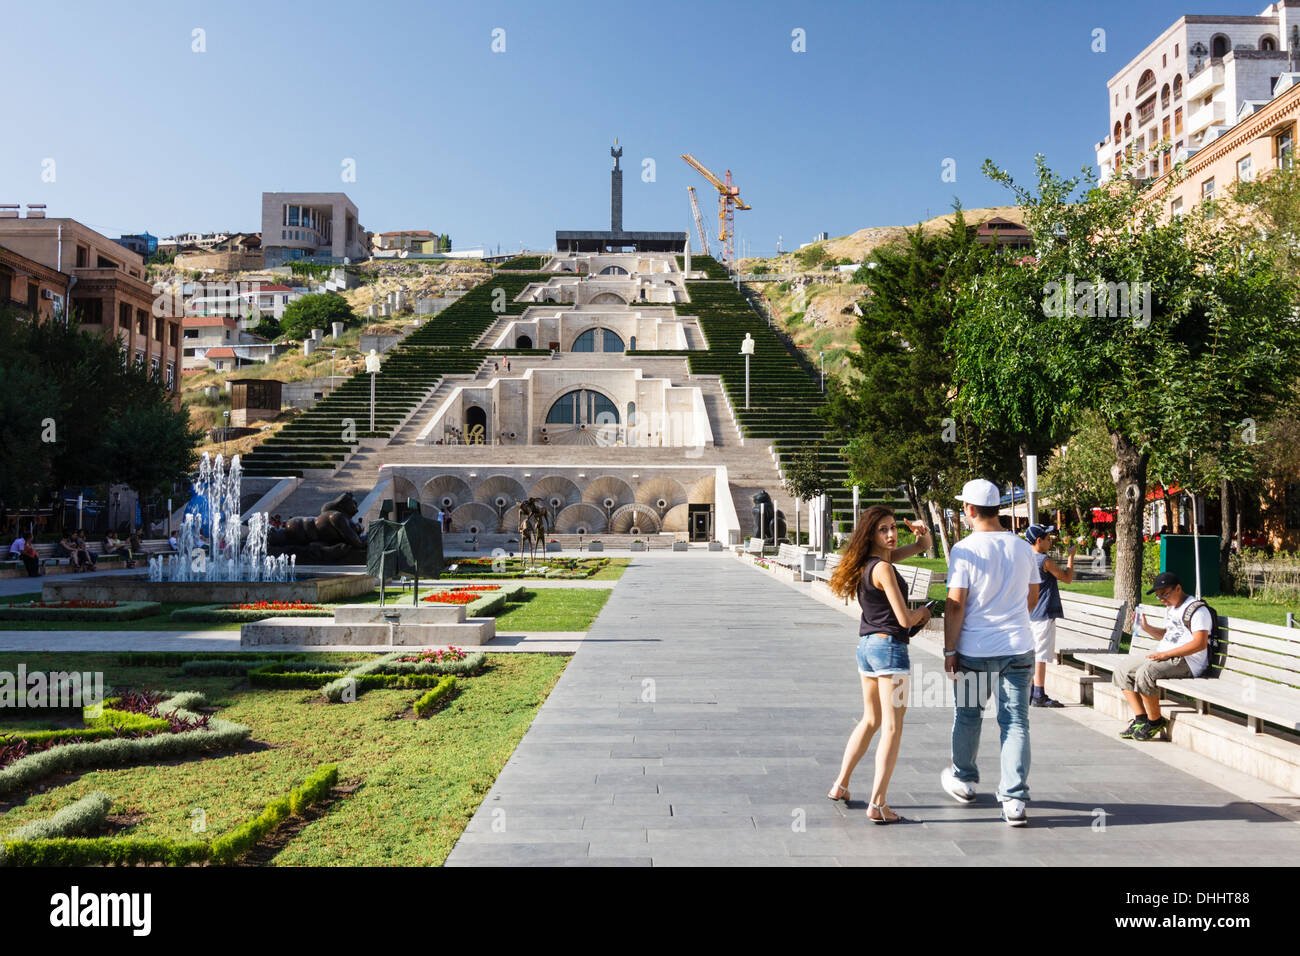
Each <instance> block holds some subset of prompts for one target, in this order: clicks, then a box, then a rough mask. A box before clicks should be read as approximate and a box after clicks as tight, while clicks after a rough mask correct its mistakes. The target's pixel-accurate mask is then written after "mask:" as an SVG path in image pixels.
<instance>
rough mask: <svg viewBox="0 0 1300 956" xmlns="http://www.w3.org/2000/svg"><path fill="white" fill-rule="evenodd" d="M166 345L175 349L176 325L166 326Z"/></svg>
mask: <svg viewBox="0 0 1300 956" xmlns="http://www.w3.org/2000/svg"><path fill="white" fill-rule="evenodd" d="M167 344H168V345H170V346H171V347H172V348H176V323H175V322H173V323H172V324H171V325H169V326H167Z"/></svg>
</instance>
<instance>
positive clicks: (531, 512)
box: [515, 498, 551, 564]
mask: <svg viewBox="0 0 1300 956" xmlns="http://www.w3.org/2000/svg"><path fill="white" fill-rule="evenodd" d="M515 504H516V505H517V506H518V509H519V553H520V555H521V556H522V555H523V553H524V552H525V551H526V552H528V563H529V564H536V563H537V545H538V544H541V545H542V549H543V550H545V549H546V535H547V534H549V533H550V526H551V512H550V511H549V510H548V509H547V507H546V502H544V501H542V499H541V498H526V499H524V500H523V501H517V502H515Z"/></svg>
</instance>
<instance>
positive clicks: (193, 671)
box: [181, 657, 285, 677]
mask: <svg viewBox="0 0 1300 956" xmlns="http://www.w3.org/2000/svg"><path fill="white" fill-rule="evenodd" d="M282 663H285V662H284V661H282V660H280V659H279V658H273V657H250V658H249V659H248V660H245V661H222V660H214V661H186V662H185V663H184V664H182V665H181V673H182V674H184V675H185V676H186V677H243V676H244V675H245V674H247V673H248V672H249V671H250V670H252V669H253V668H255V667H264V666H266V665H268V664H282Z"/></svg>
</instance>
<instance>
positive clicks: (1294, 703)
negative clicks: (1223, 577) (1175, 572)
mask: <svg viewBox="0 0 1300 956" xmlns="http://www.w3.org/2000/svg"><path fill="white" fill-rule="evenodd" d="M1212 603H1213V601H1211V604H1212ZM1142 613H1143V615H1144V616H1145V617H1146V618H1147V620H1149V621H1153V622H1155V621H1162V620H1163V619H1164V608H1163V607H1155V606H1151V605H1142ZM1219 629H1220V631H1221V638H1222V647H1223V653H1222V655H1221V657H1220V659H1219V660H1211V661H1210V666H1209V670H1208V671H1207V672H1206V674H1205V676H1203V677H1176V678H1168V679H1165V680H1161V681H1160V682H1159V686H1160V688H1161V690H1164V691H1167V692H1169V693H1171V694H1177V695H1178V696H1180V697H1185V698H1189V699H1191V700H1192V701H1193V703H1194V704H1195V705H1196V710H1197V712H1198V713H1201V714H1209V713H1210V708H1211V707H1218V708H1222V709H1224V710H1228V711H1232V712H1235V713H1238V714H1241V715H1242V716H1243V717H1245V719H1246V726H1247V727H1248V728H1250V730H1251V731H1252V732H1253V733H1260V732H1261V731H1262V729H1263V727H1262V725H1263V724H1264V723H1265V722H1267V723H1270V724H1276V725H1277V726H1279V727H1282V728H1283V729H1284V730H1288V731H1291V732H1293V733H1294V732H1298V731H1300V630H1297V629H1295V628H1286V627H1280V626H1278V625H1276V624H1264V623H1263V622H1261V621H1252V620H1249V619H1247V618H1228V617H1220V618H1219ZM1158 644H1159V642H1158V641H1155V640H1153V639H1152V638H1150V637H1148V636H1147V635H1145V634H1138V635H1136V636H1134V638H1133V642H1132V645H1131V647H1130V650H1129V653H1130V654H1142V655H1144V656H1145V655H1146V654H1149V653H1151V652H1152V651H1153V650H1155V649H1156V647H1157V645H1158ZM1123 656H1124V655H1121V654H1095V653H1094V654H1076V655H1075V659H1076V660H1078V661H1080V662H1081V663H1082V664H1083V665H1084V667H1085V668H1087V669H1088V670H1089V673H1092V672H1093V669H1094V668H1096V669H1101V670H1107V671H1114V669H1115V667H1116V665H1117V662H1118V661H1119V660H1120V659H1122V658H1123ZM1211 678H1216V679H1211Z"/></svg>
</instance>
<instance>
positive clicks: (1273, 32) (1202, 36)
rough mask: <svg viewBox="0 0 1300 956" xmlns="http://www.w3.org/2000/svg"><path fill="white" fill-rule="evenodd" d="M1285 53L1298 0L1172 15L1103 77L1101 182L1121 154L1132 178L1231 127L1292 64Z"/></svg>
mask: <svg viewBox="0 0 1300 956" xmlns="http://www.w3.org/2000/svg"><path fill="white" fill-rule="evenodd" d="M1293 57H1300V0H1279V2H1277V3H1272V4H1269V6H1268V7H1266V8H1265V9H1264V10H1263V11H1262V12H1261V13H1260V14H1259V15H1257V16H1231V15H1223V16H1219V15H1213V16H1206V15H1188V16H1184V17H1180V18H1179V19H1178V20H1176V21H1175V22H1174V23H1173V24H1172V25H1171V26H1169V28H1168V29H1166V30H1165V31H1164V32H1163V33H1161V34H1160V36H1158V37H1156V39H1155V40H1153V41H1152V42H1151V44H1150V45H1149V46H1147V48H1146V49H1145V50H1143V51H1142V52H1141V53H1140V54H1138V55H1137V56H1136V57H1134V58H1133V59H1132V60H1131V61H1129V63H1128V65H1126V66H1125V67H1124V68H1123V69H1122V70H1120V71H1119V72H1118V73H1116V74H1115V75H1114V76H1113V77H1111V79H1110V81H1109V82H1108V83H1107V84H1106V97H1107V108H1108V112H1109V115H1110V122H1109V124H1108V128H1107V135H1106V137H1105V138H1104V139H1102V140H1101V141H1100V142H1099V143H1097V145H1096V153H1097V166H1098V168H1099V169H1100V170H1101V181H1102V182H1105V181H1106V180H1107V179H1109V178H1110V177H1111V176H1113V175H1114V174H1115V173H1116V171H1117V170H1119V169H1120V168H1121V167H1122V166H1123V165H1124V164H1125V163H1126V162H1129V161H1132V162H1133V167H1132V175H1134V176H1137V177H1139V178H1144V179H1146V178H1154V177H1156V176H1159V175H1162V174H1163V173H1165V172H1168V171H1169V169H1170V168H1171V167H1172V166H1173V164H1174V163H1176V162H1179V161H1181V160H1183V159H1186V158H1187V157H1188V156H1190V155H1191V154H1193V153H1194V152H1196V151H1197V150H1199V149H1200V148H1202V147H1203V146H1205V145H1206V144H1207V143H1210V142H1213V141H1214V140H1215V139H1216V138H1217V137H1218V136H1220V135H1221V134H1222V133H1223V132H1224V131H1225V130H1227V129H1228V128H1230V127H1231V126H1233V125H1234V124H1235V123H1236V122H1237V120H1238V118H1239V115H1240V114H1241V111H1242V110H1243V108H1247V109H1250V108H1254V107H1258V106H1259V105H1262V104H1263V103H1267V102H1268V101H1269V100H1271V99H1272V98H1273V94H1274V85H1275V84H1276V83H1277V80H1278V77H1280V76H1281V75H1282V74H1283V73H1287V72H1291V71H1293V70H1295V69H1296V68H1297V66H1300V63H1293ZM1162 144H1167V145H1168V148H1167V149H1162V148H1161V145H1162Z"/></svg>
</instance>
